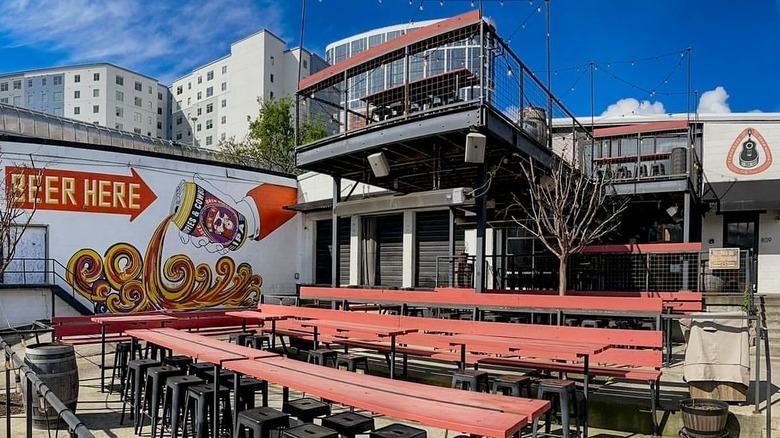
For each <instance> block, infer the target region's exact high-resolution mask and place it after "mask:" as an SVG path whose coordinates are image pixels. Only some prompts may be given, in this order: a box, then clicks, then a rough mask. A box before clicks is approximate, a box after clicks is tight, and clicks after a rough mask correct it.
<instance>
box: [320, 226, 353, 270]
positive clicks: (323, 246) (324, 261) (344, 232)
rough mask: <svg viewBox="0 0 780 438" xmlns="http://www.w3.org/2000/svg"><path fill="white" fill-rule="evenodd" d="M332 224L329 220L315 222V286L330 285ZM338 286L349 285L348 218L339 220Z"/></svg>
mask: <svg viewBox="0 0 780 438" xmlns="http://www.w3.org/2000/svg"><path fill="white" fill-rule="evenodd" d="M331 230H333V222H332V221H331V220H330V219H325V220H321V221H317V226H316V236H315V242H316V243H315V258H314V259H315V260H314V264H315V274H314V282H315V283H316V284H323V285H330V284H332V281H333V280H332V277H331V260H332V259H331V250H330V247H331V239H332V238H333V236H332V233H331ZM338 232H339V234H338V241H339V284H348V283H349V235H350V221H349V218H339V231H338Z"/></svg>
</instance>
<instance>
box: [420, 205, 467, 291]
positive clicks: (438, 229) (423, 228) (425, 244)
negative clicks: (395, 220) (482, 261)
mask: <svg viewBox="0 0 780 438" xmlns="http://www.w3.org/2000/svg"><path fill="white" fill-rule="evenodd" d="M416 216H417V218H416V222H417V226H416V229H417V238H416V248H415V251H416V260H417V267H416V270H417V273H416V280H415V286H416V287H425V288H432V287H436V284H437V278H438V284H439V286H447V285H448V283H449V277H448V276H449V275H450V271H451V265H450V262H449V260H448V258H447V257H448V256H449V254H450V250H449V247H450V223H449V221H450V212H449V211H447V210H444V211H426V212H420V213H417V215H416ZM464 241H465V231H464V230H463V228H456V229H455V255H458V254H460V253H462V252H463V250H464V249H465V248H464V246H465V243H464ZM436 260H438V261H439V264H438V271H437V265H436Z"/></svg>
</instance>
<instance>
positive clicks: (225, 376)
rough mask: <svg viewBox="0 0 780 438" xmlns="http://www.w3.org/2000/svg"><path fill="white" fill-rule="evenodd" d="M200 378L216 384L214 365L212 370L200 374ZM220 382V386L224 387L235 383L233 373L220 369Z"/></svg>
mask: <svg viewBox="0 0 780 438" xmlns="http://www.w3.org/2000/svg"><path fill="white" fill-rule="evenodd" d="M198 377H200V378H201V379H203V380H205V381H206V383H214V366H213V365H212V366H211V369H208V370H203V371H201V372H200V373H199V374H198ZM219 382H220V384H224V385H227V384H228V383H229V382H233V372H232V371H228V370H226V369H223V368H220V369H219ZM223 382H224V383H223Z"/></svg>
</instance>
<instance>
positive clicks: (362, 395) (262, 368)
mask: <svg viewBox="0 0 780 438" xmlns="http://www.w3.org/2000/svg"><path fill="white" fill-rule="evenodd" d="M225 367H226V368H227V369H230V370H233V371H236V372H240V373H242V374H245V375H249V376H253V377H256V378H258V379H263V380H266V381H268V382H272V383H275V384H278V385H281V386H283V387H285V388H288V387H289V388H294V389H296V390H299V391H303V392H305V393H307V394H311V395H314V396H317V397H322V398H324V399H327V400H333V401H336V402H339V403H343V404H345V405H349V406H354V407H356V408H360V409H365V410H368V411H371V412H376V413H380V414H384V415H389V416H393V417H396V418H400V419H404V420H410V421H417V422H420V423H422V424H425V425H429V426H434V427H441V428H445V429H449V430H456V431H459V432H465V433H469V434H473V435H483V436H491V437H500V438H508V437H510V436H512V435H513V434H514V433H515V432H517V431H519V430H520V429H521V428H523V427H524V426H525V425H526V424H528V422H529V421H531V420H533V419H534V418H538V417H539V416H540V415H541V414H543V413H544V412H545V411H547V410H548V409H549V407H550V402H549V401H546V400H531V399H521V398H515V397H513V398H512V399H511V400H510V399H509V398H507V397H503V396H499V395H493V394H477V393H473V392H470V391H461V390H457V389H452V388H440V387H432V386H429V385H421V384H418V383H412V382H406V381H399V380H392V381H391V380H389V379H385V378H382V377H377V376H371V375H367V374H357V373H350V372H347V371H343V370H338V369H334V368H328V367H322V366H318V365H314V364H308V363H302V362H300V361H296V360H293V359H287V358H283V357H274V358H263V359H257V360H237V361H230V362H227V363H226V364H225ZM284 396H285V401H286V397H287V392H286V391H285V394H284Z"/></svg>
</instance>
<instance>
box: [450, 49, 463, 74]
mask: <svg viewBox="0 0 780 438" xmlns="http://www.w3.org/2000/svg"><path fill="white" fill-rule="evenodd" d="M465 67H466V49H450V50H449V51H448V53H447V71H452V70H458V69H461V68H465Z"/></svg>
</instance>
